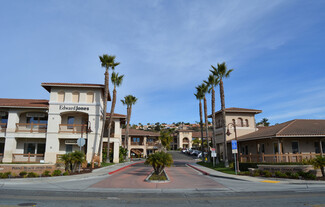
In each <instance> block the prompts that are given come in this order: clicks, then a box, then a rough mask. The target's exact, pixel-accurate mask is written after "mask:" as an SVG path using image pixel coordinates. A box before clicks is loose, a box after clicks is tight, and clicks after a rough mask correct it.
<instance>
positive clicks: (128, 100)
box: [121, 95, 138, 148]
mask: <svg viewBox="0 0 325 207" xmlns="http://www.w3.org/2000/svg"><path fill="white" fill-rule="evenodd" d="M137 100H138V99H137V98H136V97H135V96H132V95H128V96H125V97H124V100H121V102H122V103H123V105H126V106H127V116H126V129H125V140H124V146H125V148H127V147H128V146H127V145H126V144H127V140H128V139H129V127H130V119H131V112H132V105H134V104H135V103H136V102H137Z"/></svg>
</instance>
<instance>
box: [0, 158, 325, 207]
mask: <svg viewBox="0 0 325 207" xmlns="http://www.w3.org/2000/svg"><path fill="white" fill-rule="evenodd" d="M177 153H179V152H175V153H174V154H173V157H174V156H176V157H177V160H176V161H175V165H174V166H173V167H171V168H169V169H167V173H168V174H169V176H170V177H171V180H172V182H170V183H167V184H149V183H144V182H143V180H144V178H145V177H146V176H147V175H148V174H149V173H150V171H151V168H150V167H146V166H144V165H143V164H138V165H135V166H133V167H129V168H126V169H124V170H122V171H119V172H117V173H114V174H113V175H108V174H107V173H105V172H104V174H98V173H97V174H96V175H93V176H89V177H83V178H79V177H73V176H72V177H57V178H50V179H31V180H29V181H27V180H21V181H18V180H15V179H12V180H9V181H3V180H0V207H3V206H55V207H57V206H191V207H192V206H195V207H197V206H236V207H238V206H240V207H243V206H263V207H268V206H272V207H273V206H286V207H290V206H304V207H306V206H312V207H321V206H324V207H325V185H321V184H314V185H310V184H304V183H301V184H299V185H298V184H281V183H261V182H249V181H238V180H230V179H224V178H217V177H210V176H206V175H202V174H201V173H199V172H197V171H195V170H193V169H192V168H189V167H186V166H185V164H186V163H187V162H192V161H193V158H192V157H188V156H186V155H182V154H177ZM176 157H174V159H175V158H176ZM77 178H78V179H77Z"/></svg>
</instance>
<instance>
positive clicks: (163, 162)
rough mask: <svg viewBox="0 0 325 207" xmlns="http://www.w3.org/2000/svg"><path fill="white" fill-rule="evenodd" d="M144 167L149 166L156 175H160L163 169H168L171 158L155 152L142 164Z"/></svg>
mask: <svg viewBox="0 0 325 207" xmlns="http://www.w3.org/2000/svg"><path fill="white" fill-rule="evenodd" d="M144 164H145V165H151V166H152V167H153V169H154V171H155V172H154V173H155V174H156V175H161V173H162V172H163V170H164V169H165V167H170V166H171V165H172V164H173V158H172V156H171V155H170V154H168V153H166V152H156V153H154V154H151V155H149V157H148V158H147V160H146V161H145V163H144Z"/></svg>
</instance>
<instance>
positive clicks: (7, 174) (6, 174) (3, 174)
mask: <svg viewBox="0 0 325 207" xmlns="http://www.w3.org/2000/svg"><path fill="white" fill-rule="evenodd" d="M9 177H11V172H5V173H2V176H1V178H9Z"/></svg>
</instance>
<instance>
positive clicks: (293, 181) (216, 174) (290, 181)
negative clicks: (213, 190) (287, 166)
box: [187, 163, 325, 185]
mask: <svg viewBox="0 0 325 207" xmlns="http://www.w3.org/2000/svg"><path fill="white" fill-rule="evenodd" d="M187 165H188V166H189V167H192V168H193V169H195V170H197V171H199V172H201V173H203V174H205V175H208V176H212V177H218V178H224V179H232V180H240V181H246V182H265V183H281V184H318V185H319V184H321V185H325V181H318V180H297V179H285V178H267V177H252V176H246V175H231V174H227V173H222V172H219V171H216V170H213V169H210V168H207V167H204V166H202V165H199V164H196V163H195V164H194V163H193V164H187Z"/></svg>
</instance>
